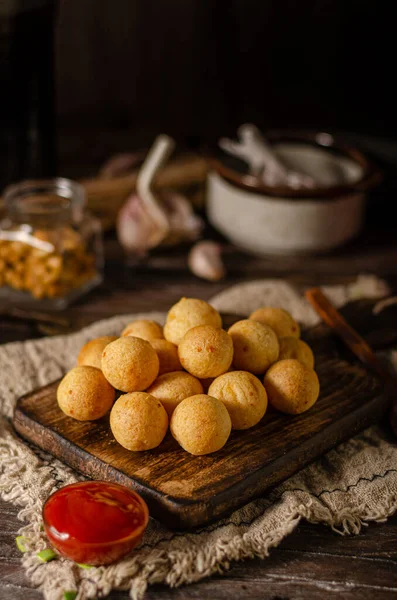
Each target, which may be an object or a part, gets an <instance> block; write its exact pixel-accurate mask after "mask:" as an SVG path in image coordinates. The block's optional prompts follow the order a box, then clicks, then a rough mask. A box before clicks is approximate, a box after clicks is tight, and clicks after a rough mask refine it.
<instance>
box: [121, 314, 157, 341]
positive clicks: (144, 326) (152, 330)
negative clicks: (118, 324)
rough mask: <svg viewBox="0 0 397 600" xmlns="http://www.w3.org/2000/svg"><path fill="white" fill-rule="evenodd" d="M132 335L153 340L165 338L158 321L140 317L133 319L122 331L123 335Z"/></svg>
mask: <svg viewBox="0 0 397 600" xmlns="http://www.w3.org/2000/svg"><path fill="white" fill-rule="evenodd" d="M128 335H131V336H133V337H137V338H142V339H143V340H147V341H149V342H151V341H152V340H159V339H164V335H163V329H162V327H161V325H159V324H158V323H156V321H149V320H148V319H140V320H138V321H132V323H128V325H127V326H126V327H125V328H124V329H123V331H122V332H121V337H125V336H128Z"/></svg>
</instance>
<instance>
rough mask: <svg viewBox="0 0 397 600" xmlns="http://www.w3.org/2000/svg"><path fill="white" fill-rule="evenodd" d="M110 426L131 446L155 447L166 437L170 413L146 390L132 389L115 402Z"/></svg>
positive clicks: (124, 443) (140, 447)
mask: <svg viewBox="0 0 397 600" xmlns="http://www.w3.org/2000/svg"><path fill="white" fill-rule="evenodd" d="M110 429H111V430H112V433H113V435H114V437H115V438H116V440H117V441H118V443H119V444H121V445H122V446H123V447H124V448H126V449H127V450H133V451H134V452H137V451H142V450H151V449H152V448H156V447H157V446H158V445H159V444H161V442H162V441H163V439H164V436H165V434H166V433H167V429H168V416H167V413H166V411H165V409H164V407H163V405H162V404H161V402H160V401H159V400H157V399H156V398H154V397H153V396H151V395H150V394H147V393H146V392H132V393H130V394H124V395H123V396H120V398H118V399H117V400H116V402H115V403H114V406H113V408H112V411H111V413H110Z"/></svg>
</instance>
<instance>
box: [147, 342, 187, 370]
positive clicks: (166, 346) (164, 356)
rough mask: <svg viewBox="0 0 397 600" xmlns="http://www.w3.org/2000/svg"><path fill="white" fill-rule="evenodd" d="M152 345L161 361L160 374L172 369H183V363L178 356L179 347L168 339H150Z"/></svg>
mask: <svg viewBox="0 0 397 600" xmlns="http://www.w3.org/2000/svg"><path fill="white" fill-rule="evenodd" d="M150 345H151V346H152V348H154V349H155V350H156V352H157V356H158V357H159V361H160V370H159V375H163V373H170V372H171V371H182V365H181V363H180V360H179V356H178V347H177V346H175V344H172V343H171V342H168V341H167V340H160V339H157V340H150Z"/></svg>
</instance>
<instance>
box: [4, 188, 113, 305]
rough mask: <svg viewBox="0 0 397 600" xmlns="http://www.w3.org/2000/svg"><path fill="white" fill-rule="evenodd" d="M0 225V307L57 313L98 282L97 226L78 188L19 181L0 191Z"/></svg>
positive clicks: (99, 247)
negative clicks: (0, 203) (1, 211)
mask: <svg viewBox="0 0 397 600" xmlns="http://www.w3.org/2000/svg"><path fill="white" fill-rule="evenodd" d="M4 202H5V207H6V217H5V219H4V220H3V221H2V222H1V223H0V301H1V300H5V301H6V302H7V303H13V304H18V305H22V306H29V305H31V306H34V307H35V308H37V307H40V308H42V309H46V308H48V309H62V308H65V307H66V306H67V305H68V304H69V303H70V302H72V301H73V300H75V299H76V298H78V297H79V296H81V295H82V294H84V293H86V292H87V291H88V290H90V289H91V288H93V287H94V286H96V285H98V284H99V283H100V282H101V281H102V269H103V250H102V232H101V225H100V222H99V221H98V220H97V219H96V218H94V217H92V216H91V215H90V214H88V212H87V211H86V210H85V204H86V198H85V190H84V188H83V186H82V185H80V184H79V183H76V182H74V181H70V180H69V179H64V178H57V179H52V180H47V181H24V182H22V183H18V184H16V185H12V186H9V187H8V188H6V190H5V194H4Z"/></svg>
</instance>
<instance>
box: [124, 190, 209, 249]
mask: <svg viewBox="0 0 397 600" xmlns="http://www.w3.org/2000/svg"><path fill="white" fill-rule="evenodd" d="M158 200H159V206H161V208H162V211H163V215H164V218H165V220H166V223H167V228H166V229H165V230H163V229H162V227H161V225H160V224H159V222H158V220H157V219H155V218H154V217H153V215H152V214H151V212H150V206H149V205H146V204H145V203H144V202H143V201H142V199H141V198H140V196H138V195H137V194H133V195H132V196H130V197H129V198H128V200H127V201H126V202H125V204H124V205H123V206H122V207H121V209H120V211H119V214H118V218H117V236H118V239H119V242H120V244H121V245H122V246H123V248H124V250H125V251H126V252H127V253H128V254H136V255H138V256H142V255H144V254H146V253H147V252H148V250H150V249H151V248H155V247H156V246H158V245H159V244H160V243H161V244H164V245H168V246H170V245H173V244H177V243H179V242H181V241H186V240H189V241H191V240H196V239H197V238H198V236H199V234H200V232H201V230H202V228H203V221H202V220H201V219H200V217H198V216H197V215H196V214H195V213H194V211H193V208H192V206H191V204H190V202H189V201H188V200H187V199H186V198H185V197H184V196H181V195H180V194H176V193H173V192H168V193H167V194H158Z"/></svg>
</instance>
